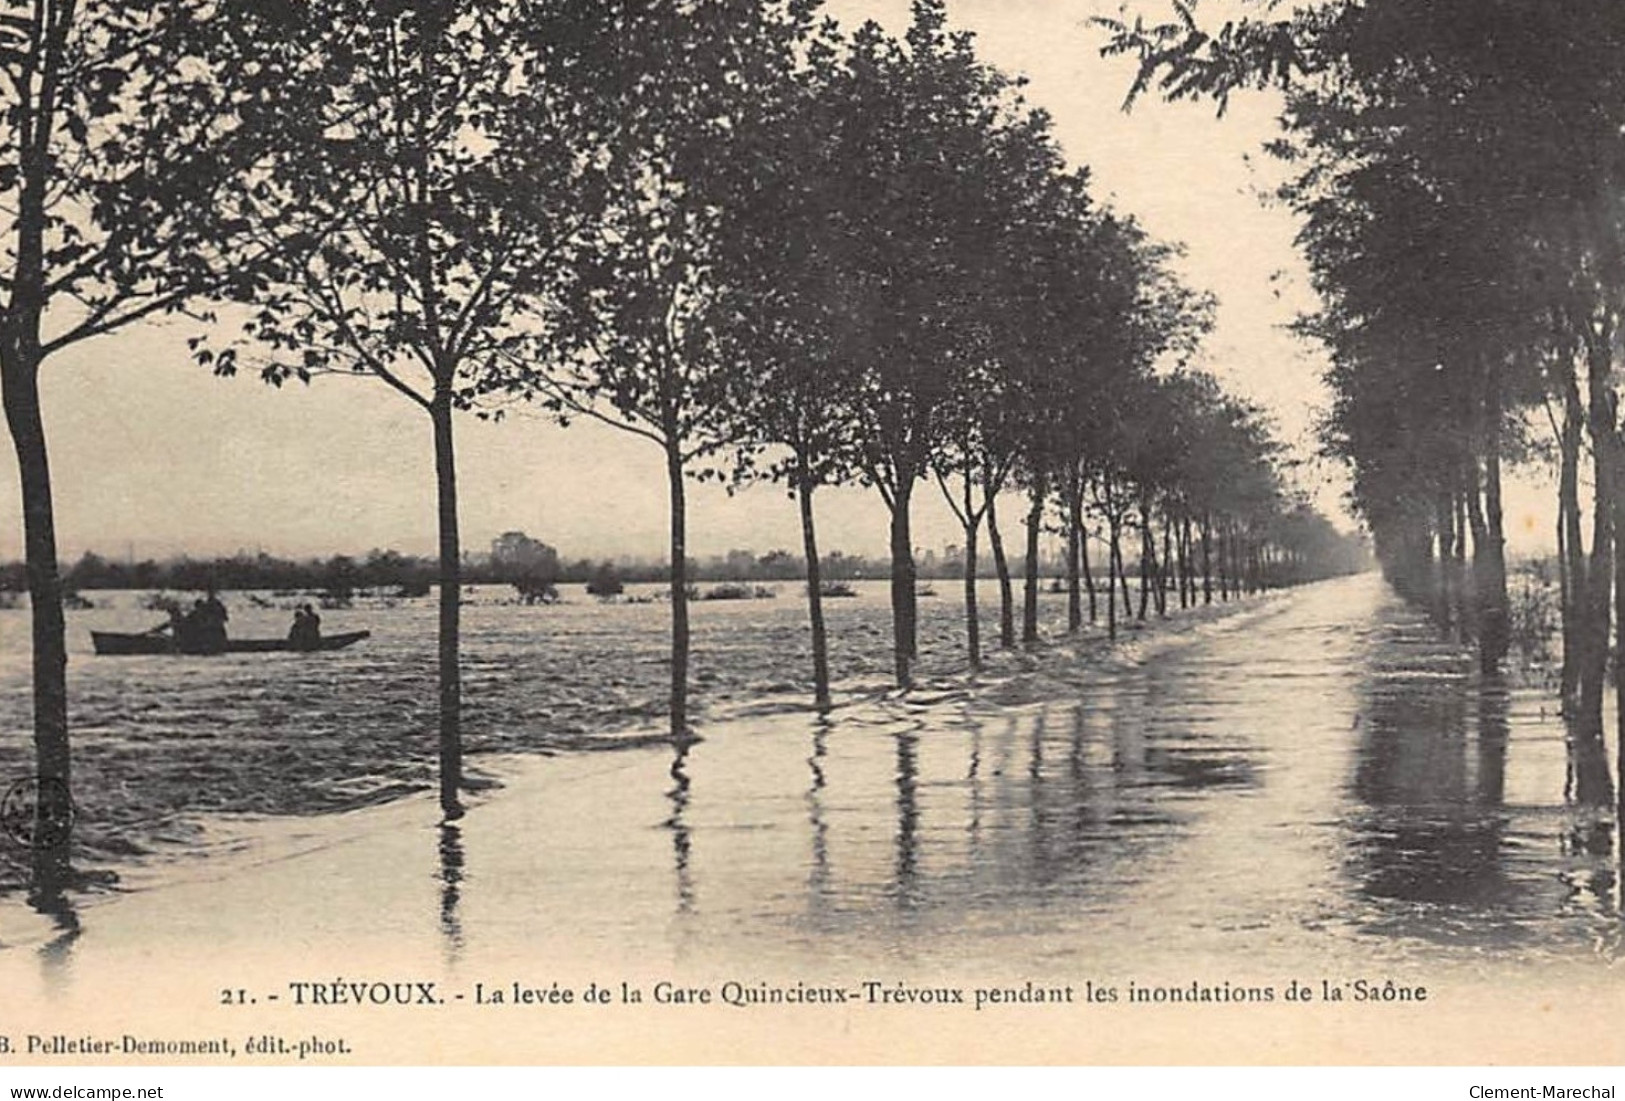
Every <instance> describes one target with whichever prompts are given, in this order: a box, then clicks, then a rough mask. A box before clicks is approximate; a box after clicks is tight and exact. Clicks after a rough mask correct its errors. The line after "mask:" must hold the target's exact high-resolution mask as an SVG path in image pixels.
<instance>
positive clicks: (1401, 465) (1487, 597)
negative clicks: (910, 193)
mask: <svg viewBox="0 0 1625 1101" xmlns="http://www.w3.org/2000/svg"><path fill="white" fill-rule="evenodd" d="M1255 7H1256V8H1257V9H1258V10H1257V14H1256V15H1254V16H1253V17H1251V18H1244V19H1239V20H1231V21H1229V22H1226V23H1225V24H1224V25H1223V26H1222V27H1221V28H1217V29H1215V28H1211V27H1207V26H1204V25H1203V23H1204V21H1203V20H1202V19H1201V18H1200V14H1201V13H1200V12H1199V8H1198V5H1196V4H1190V5H1187V6H1182V7H1180V8H1179V14H1178V18H1177V20H1176V21H1174V22H1170V23H1167V24H1162V25H1151V24H1147V23H1145V22H1143V21H1139V22H1135V23H1132V24H1130V23H1128V22H1124V21H1117V20H1103V21H1101V22H1103V23H1104V24H1105V26H1106V27H1107V29H1108V31H1109V33H1110V35H1111V38H1110V42H1109V45H1108V47H1107V50H1108V52H1114V53H1129V54H1132V55H1134V56H1137V57H1138V59H1139V61H1140V70H1139V77H1138V79H1137V81H1136V82H1135V84H1134V86H1133V88H1132V89H1131V91H1130V98H1131V99H1132V98H1134V97H1135V96H1137V95H1139V94H1142V93H1145V92H1148V91H1152V90H1156V91H1159V92H1161V93H1162V94H1164V95H1166V96H1168V97H1170V98H1176V99H1183V98H1201V97H1212V98H1214V99H1216V100H1217V101H1218V102H1219V104H1220V105H1221V109H1222V105H1223V104H1224V103H1225V102H1226V101H1227V99H1228V97H1229V96H1230V95H1232V94H1235V93H1237V92H1240V91H1242V90H1244V89H1248V88H1264V87H1271V88H1275V89H1277V90H1279V91H1280V92H1282V93H1284V95H1285V111H1284V113H1283V115H1282V117H1281V122H1282V127H1283V136H1282V138H1281V139H1280V140H1279V141H1278V142H1277V143H1275V145H1274V147H1273V148H1274V151H1275V152H1277V153H1279V154H1280V155H1281V156H1282V157H1283V158H1285V160H1286V163H1287V164H1289V165H1290V166H1292V168H1293V172H1294V175H1293V177H1292V179H1291V182H1289V183H1288V184H1287V185H1286V186H1285V187H1284V188H1283V189H1282V193H1281V194H1282V198H1284V200H1285V201H1286V202H1287V203H1289V204H1290V205H1291V206H1292V208H1294V209H1295V210H1296V211H1297V212H1298V213H1299V214H1300V215H1302V217H1303V219H1304V221H1303V226H1304V228H1303V231H1302V234H1301V238H1300V244H1301V245H1302V246H1303V249H1304V251H1305V254H1306V255H1307V257H1308V260H1309V262H1310V266H1311V269H1312V271H1313V275H1314V279H1315V284H1316V288H1317V290H1318V291H1319V294H1320V297H1321V300H1322V306H1321V308H1320V310H1319V311H1318V312H1316V313H1315V314H1314V315H1313V316H1310V317H1306V318H1305V319H1304V320H1303V322H1302V328H1303V330H1304V332H1305V333H1307V334H1309V335H1311V336H1314V337H1316V338H1318V339H1320V340H1321V341H1323V342H1324V343H1325V345H1326V346H1327V347H1328V348H1329V349H1330V351H1331V354H1332V359H1333V365H1332V368H1331V370H1330V373H1329V375H1328V380H1329V382H1330V383H1331V386H1332V389H1333V392H1334V394H1335V405H1334V407H1333V409H1332V412H1331V415H1330V417H1329V418H1328V419H1327V422H1326V423H1325V425H1324V426H1323V438H1324V441H1325V445H1326V448H1327V450H1328V451H1329V452H1330V453H1332V454H1334V455H1336V456H1339V457H1341V458H1343V459H1346V460H1347V461H1349V463H1350V464H1351V465H1352V468H1353V472H1354V490H1353V502H1354V505H1355V507H1356V508H1357V509H1358V510H1359V511H1360V513H1361V514H1362V515H1363V517H1364V518H1365V520H1366V522H1367V524H1368V525H1369V527H1370V529H1371V532H1372V534H1373V536H1374V538H1375V541H1376V546H1377V551H1378V554H1379V557H1380V559H1381V561H1382V564H1383V567H1384V569H1385V571H1386V573H1387V574H1388V576H1389V578H1390V579H1391V580H1392V582H1393V584H1394V586H1395V587H1396V588H1397V589H1398V590H1399V591H1400V592H1402V593H1403V594H1405V595H1406V596H1407V597H1409V598H1411V599H1412V600H1414V601H1416V602H1418V603H1420V604H1423V605H1425V606H1426V607H1428V608H1429V609H1430V610H1431V611H1432V613H1433V614H1434V616H1435V617H1436V618H1437V619H1438V621H1439V622H1440V624H1441V625H1443V626H1444V627H1445V628H1446V629H1447V630H1450V631H1453V632H1455V633H1457V634H1458V635H1459V636H1460V637H1461V638H1462V639H1463V640H1471V641H1473V642H1475V643H1476V645H1477V648H1478V654H1479V659H1480V666H1481V668H1482V670H1483V673H1484V674H1485V675H1486V676H1495V675H1497V674H1498V670H1500V668H1501V666H1502V665H1503V663H1504V661H1505V659H1506V657H1507V654H1508V647H1509V641H1510V638H1511V622H1510V609H1509V601H1508V597H1507V564H1506V549H1505V545H1506V535H1505V530H1504V517H1503V506H1502V471H1503V467H1504V466H1505V465H1506V464H1507V463H1509V462H1519V461H1523V460H1525V459H1527V458H1529V457H1530V456H1531V455H1533V454H1535V453H1537V452H1539V451H1540V450H1542V444H1541V442H1540V440H1539V437H1540V436H1541V435H1542V434H1543V433H1544V432H1546V431H1547V430H1549V431H1550V435H1551V443H1552V445H1553V446H1554V447H1555V451H1556V454H1557V467H1558V479H1557V482H1558V494H1557V496H1558V501H1557V505H1558V509H1557V514H1558V520H1557V526H1556V531H1555V537H1556V545H1557V562H1558V573H1559V579H1560V587H1561V593H1560V602H1561V608H1562V639H1563V647H1562V648H1563V667H1562V675H1561V697H1562V708H1563V712H1564V714H1565V716H1566V717H1567V718H1568V720H1569V724H1570V746H1569V749H1570V753H1569V768H1570V775H1569V781H1570V784H1569V790H1570V794H1571V797H1572V798H1573V799H1574V800H1575V801H1576V802H1578V803H1580V804H1590V805H1595V806H1608V805H1610V804H1611V803H1613V801H1614V797H1615V793H1616V792H1619V793H1620V794H1622V795H1625V787H1620V786H1616V784H1615V783H1614V781H1613V779H1612V778H1611V777H1610V775H1609V765H1608V761H1607V760H1606V756H1605V752H1604V739H1603V697H1604V693H1605V686H1606V681H1607V679H1608V677H1609V675H1610V672H1609V666H1610V661H1609V651H1610V646H1609V635H1610V620H1611V619H1612V620H1613V621H1614V622H1615V623H1618V624H1619V625H1620V628H1621V629H1625V622H1621V617H1620V615H1619V610H1620V608H1621V607H1625V604H1622V602H1621V601H1622V598H1625V578H1622V577H1621V575H1620V571H1619V568H1618V567H1619V563H1620V561H1625V542H1622V541H1621V540H1620V539H1619V520H1620V515H1621V509H1622V507H1625V506H1622V501H1625V498H1622V490H1625V470H1622V469H1621V457H1622V455H1625V449H1622V446H1621V436H1620V431H1621V427H1620V420H1619V414H1618V408H1617V406H1618V400H1617V393H1616V385H1617V384H1616V379H1615V369H1616V360H1617V356H1618V346H1619V342H1618V336H1617V334H1618V329H1619V324H1620V310H1621V305H1622V302H1625V298H1622V293H1625V205H1622V196H1625V136H1622V135H1625V102H1622V101H1621V100H1620V97H1619V95H1618V94H1617V89H1618V87H1619V84H1620V81H1621V79H1622V77H1625V68H1622V67H1625V49H1622V47H1625V23H1622V22H1621V21H1620V19H1619V17H1618V12H1617V11H1616V10H1615V9H1614V8H1613V7H1612V6H1610V5H1606V4H1543V5H1528V4H1523V3H1516V2H1513V0H1443V2H1441V0H1370V2H1368V3H1353V2H1349V0H1336V2H1333V3H1327V4H1322V5H1317V6H1315V7H1313V8H1309V9H1302V10H1295V11H1294V12H1292V13H1291V14H1290V15H1287V14H1281V15H1277V14H1275V13H1273V12H1271V11H1270V10H1269V5H1267V4H1265V3H1263V2H1262V0H1260V2H1259V3H1257V4H1256V5H1255ZM1587 452H1589V455H1588V454H1587ZM1587 467H1589V470H1587V469H1585V468H1587ZM1587 473H1589V480H1590V489H1591V492H1590V494H1589V501H1587V500H1585V496H1586V495H1585V494H1584V493H1583V492H1582V488H1583V483H1584V482H1585V480H1586V475H1587ZM1588 507H1589V509H1590V512H1591V516H1590V525H1589V527H1590V532H1589V540H1590V547H1589V550H1588V549H1587V548H1586V546H1585V542H1586V538H1587V533H1586V531H1585V528H1586V527H1587V525H1586V523H1585V516H1584V513H1585V510H1586V508H1588ZM1469 544H1470V545H1471V559H1470V560H1469V556H1468V547H1469ZM1615 590H1618V591H1617V592H1616V591H1615ZM1614 680H1615V684H1616V691H1618V692H1619V693H1620V699H1621V701H1622V702H1625V677H1618V676H1615V677H1614ZM1620 721H1621V722H1622V723H1625V709H1622V710H1621V712H1620ZM1620 763H1621V769H1622V770H1625V756H1622V757H1621V762H1620ZM1619 809H1620V812H1621V813H1625V804H1622V805H1621V806H1620V808H1619Z"/></svg>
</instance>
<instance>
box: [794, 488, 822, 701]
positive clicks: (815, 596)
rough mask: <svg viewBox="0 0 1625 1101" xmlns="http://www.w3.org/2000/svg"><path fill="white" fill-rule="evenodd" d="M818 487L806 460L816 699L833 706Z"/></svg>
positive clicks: (806, 548) (804, 500) (804, 527)
mask: <svg viewBox="0 0 1625 1101" xmlns="http://www.w3.org/2000/svg"><path fill="white" fill-rule="evenodd" d="M815 488H817V487H816V486H815V485H814V483H813V480H812V478H811V477H810V476H809V475H808V474H807V473H806V465H805V463H804V462H803V463H802V470H801V476H800V477H799V478H797V479H796V497H797V498H798V499H799V501H800V504H801V547H802V553H803V554H804V555H805V556H806V559H807V617H808V618H809V619H810V620H811V621H812V660H813V703H814V705H815V706H816V707H817V708H818V710H820V711H827V710H829V705H830V695H829V636H828V634H827V633H826V631H825V628H824V577H823V570H822V567H821V565H820V563H819V560H818V534H817V531H816V530H815V528H814V526H813V490H814V489H815Z"/></svg>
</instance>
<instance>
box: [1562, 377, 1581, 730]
mask: <svg viewBox="0 0 1625 1101" xmlns="http://www.w3.org/2000/svg"><path fill="white" fill-rule="evenodd" d="M1565 382H1566V384H1567V385H1566V390H1567V393H1566V394H1565V400H1564V411H1563V428H1562V431H1561V434H1560V436H1559V449H1560V451H1561V454H1562V461H1561V467H1560V470H1559V474H1558V490H1557V502H1558V505H1557V511H1558V519H1557V540H1558V542H1557V545H1558V553H1559V555H1560V558H1561V561H1562V566H1563V569H1562V573H1561V579H1562V582H1563V584H1562V609H1563V679H1562V693H1563V694H1562V700H1563V714H1564V715H1567V716H1569V717H1570V718H1572V717H1573V716H1574V715H1575V714H1576V712H1577V710H1578V706H1579V685H1580V665H1581V662H1580V648H1581V641H1580V640H1581V636H1582V634H1583V630H1582V625H1581V620H1582V618H1583V613H1582V609H1583V608H1584V607H1585V606H1586V600H1585V590H1586V576H1585V567H1586V563H1585V549H1584V547H1583V546H1582V545H1581V534H1580V523H1581V521H1580V433H1581V426H1582V420H1583V417H1584V415H1585V414H1584V411H1583V410H1582V408H1581V406H1580V391H1579V387H1578V386H1577V385H1576V384H1575V381H1574V376H1573V373H1572V372H1570V373H1569V374H1568V377H1567V379H1566V380H1565Z"/></svg>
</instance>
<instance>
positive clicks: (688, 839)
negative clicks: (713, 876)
mask: <svg viewBox="0 0 1625 1101" xmlns="http://www.w3.org/2000/svg"><path fill="white" fill-rule="evenodd" d="M692 744H693V743H692V742H691V741H690V740H689V739H679V740H678V741H677V743H676V754H675V756H673V757H672V761H671V770H670V772H671V778H672V781H673V783H672V786H671V787H670V788H669V789H667V791H666V798H667V799H669V800H671V814H670V815H669V816H667V818H666V821H665V822H664V823H662V824H663V825H664V826H665V827H666V829H668V830H670V831H671V847H672V864H673V874H674V875H675V877H676V881H677V912H678V913H679V914H689V913H692V912H693V911H694V879H693V874H692V873H691V872H690V870H689V859H690V857H691V855H692V852H691V850H692V848H693V843H694V838H693V834H692V832H691V831H690V828H689V825H688V820H687V817H686V815H687V812H688V804H689V799H690V793H689V784H690V781H689V778H688V768H687V766H688V751H689V747H690V746H691V745H692Z"/></svg>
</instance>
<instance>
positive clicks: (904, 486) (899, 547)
mask: <svg viewBox="0 0 1625 1101" xmlns="http://www.w3.org/2000/svg"><path fill="white" fill-rule="evenodd" d="M897 483H898V484H897V485H896V486H895V487H894V492H893V495H892V500H891V506H892V510H891V610H892V657H893V660H894V662H895V666H896V673H897V686H898V687H899V688H907V687H909V686H910V685H911V684H913V683H914V658H915V657H916V655H917V654H918V652H919V643H918V639H917V632H916V629H915V622H916V610H917V608H918V600H919V595H918V593H917V592H916V591H915V585H916V584H917V581H916V571H915V569H914V539H913V534H912V531H911V529H910V526H909V521H910V515H909V506H910V503H911V501H912V498H913V495H914V479H913V478H912V476H910V477H902V476H899V477H898V479H897Z"/></svg>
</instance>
